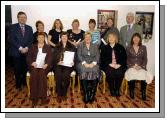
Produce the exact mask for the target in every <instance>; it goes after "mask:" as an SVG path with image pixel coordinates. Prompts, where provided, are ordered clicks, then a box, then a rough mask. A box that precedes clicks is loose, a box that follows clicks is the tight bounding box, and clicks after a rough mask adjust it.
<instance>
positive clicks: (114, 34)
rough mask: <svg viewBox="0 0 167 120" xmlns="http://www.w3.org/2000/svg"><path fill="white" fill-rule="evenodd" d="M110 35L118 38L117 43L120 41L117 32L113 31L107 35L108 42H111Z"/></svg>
mask: <svg viewBox="0 0 167 120" xmlns="http://www.w3.org/2000/svg"><path fill="white" fill-rule="evenodd" d="M110 36H114V37H115V38H116V41H115V43H118V35H117V34H116V33H115V32H111V33H109V34H108V36H107V43H109V37H110Z"/></svg>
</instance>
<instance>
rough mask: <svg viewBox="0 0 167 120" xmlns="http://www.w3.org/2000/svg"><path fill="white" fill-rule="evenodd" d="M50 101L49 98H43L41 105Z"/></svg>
mask: <svg viewBox="0 0 167 120" xmlns="http://www.w3.org/2000/svg"><path fill="white" fill-rule="evenodd" d="M49 102H50V100H49V99H42V100H41V105H45V104H48V103H49Z"/></svg>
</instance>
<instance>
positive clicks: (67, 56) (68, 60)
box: [61, 51, 74, 67]
mask: <svg viewBox="0 0 167 120" xmlns="http://www.w3.org/2000/svg"><path fill="white" fill-rule="evenodd" d="M73 64H74V52H71V51H65V52H64V58H63V63H62V64H61V65H63V66H67V67H72V66H73Z"/></svg>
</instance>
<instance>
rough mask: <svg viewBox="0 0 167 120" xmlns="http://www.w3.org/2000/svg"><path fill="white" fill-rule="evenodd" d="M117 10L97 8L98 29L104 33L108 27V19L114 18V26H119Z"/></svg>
mask: <svg viewBox="0 0 167 120" xmlns="http://www.w3.org/2000/svg"><path fill="white" fill-rule="evenodd" d="M117 13H118V12H117V11H115V10H97V29H99V30H100V33H103V32H104V30H105V29H106V28H107V19H108V18H113V20H114V26H115V27H117Z"/></svg>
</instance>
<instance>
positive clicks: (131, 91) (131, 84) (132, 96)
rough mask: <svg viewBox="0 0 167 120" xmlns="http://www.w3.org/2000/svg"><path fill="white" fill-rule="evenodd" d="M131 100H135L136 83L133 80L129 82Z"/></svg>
mask: <svg viewBox="0 0 167 120" xmlns="http://www.w3.org/2000/svg"><path fill="white" fill-rule="evenodd" d="M128 85H129V94H130V98H132V99H134V82H133V81H132V80H131V81H129V82H128Z"/></svg>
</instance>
